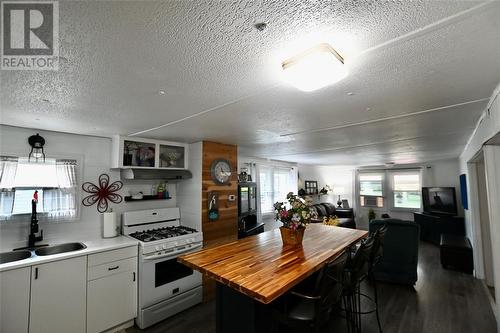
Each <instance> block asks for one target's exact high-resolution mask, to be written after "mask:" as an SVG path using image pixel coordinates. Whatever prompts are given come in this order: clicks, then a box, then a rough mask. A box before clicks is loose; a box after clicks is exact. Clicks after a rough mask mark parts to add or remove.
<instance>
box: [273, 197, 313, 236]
mask: <svg viewBox="0 0 500 333" xmlns="http://www.w3.org/2000/svg"><path fill="white" fill-rule="evenodd" d="M286 198H287V201H288V203H285V202H276V203H275V204H274V210H275V211H276V220H279V221H281V223H283V226H282V227H280V232H281V239H282V240H283V244H284V245H292V246H296V245H300V244H302V238H303V237H304V230H305V229H306V225H307V224H308V223H309V222H311V218H312V217H313V216H312V215H313V212H312V211H311V206H312V201H311V199H308V200H304V199H302V198H300V197H298V196H297V195H295V194H293V193H291V192H290V193H288V195H287V196H286Z"/></svg>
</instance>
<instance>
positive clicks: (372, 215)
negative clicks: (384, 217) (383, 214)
mask: <svg viewBox="0 0 500 333" xmlns="http://www.w3.org/2000/svg"><path fill="white" fill-rule="evenodd" d="M376 217H377V215H376V214H375V211H374V210H373V208H370V210H369V211H368V222H370V221H371V220H375V218H376Z"/></svg>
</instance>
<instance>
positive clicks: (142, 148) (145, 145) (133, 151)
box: [111, 135, 188, 170]
mask: <svg viewBox="0 0 500 333" xmlns="http://www.w3.org/2000/svg"><path fill="white" fill-rule="evenodd" d="M111 158H112V160H111V167H112V168H143V169H158V168H160V169H174V170H185V169H187V168H188V145H187V144H185V143H179V142H171V141H161V140H153V139H143V138H137V137H125V136H119V135H116V136H114V137H113V148H112V152H111Z"/></svg>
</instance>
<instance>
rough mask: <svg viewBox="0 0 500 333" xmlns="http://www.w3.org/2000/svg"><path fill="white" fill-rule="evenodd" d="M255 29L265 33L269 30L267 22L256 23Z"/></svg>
mask: <svg viewBox="0 0 500 333" xmlns="http://www.w3.org/2000/svg"><path fill="white" fill-rule="evenodd" d="M253 27H254V28H255V29H257V30H258V31H264V30H266V29H267V23H266V22H259V23H255V24H254V25H253Z"/></svg>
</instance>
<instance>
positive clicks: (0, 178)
mask: <svg viewBox="0 0 500 333" xmlns="http://www.w3.org/2000/svg"><path fill="white" fill-rule="evenodd" d="M76 167H77V164H76V161H75V160H67V159H58V160H55V159H47V160H46V162H44V163H34V162H31V163H30V162H29V161H28V159H27V158H17V157H7V156H0V219H1V220H7V219H10V218H12V217H15V216H16V215H22V214H31V200H32V198H33V193H34V191H38V205H37V212H38V213H39V214H40V215H39V219H40V220H44V219H45V220H51V219H57V218H72V217H75V216H76V215H77V192H76V187H77V182H76Z"/></svg>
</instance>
